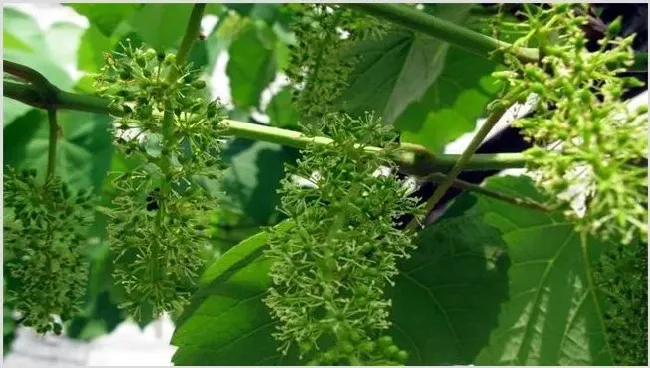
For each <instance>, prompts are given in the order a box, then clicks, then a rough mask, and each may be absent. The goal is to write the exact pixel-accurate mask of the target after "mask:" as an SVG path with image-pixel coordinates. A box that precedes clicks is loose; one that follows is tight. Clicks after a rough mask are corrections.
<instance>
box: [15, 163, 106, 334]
mask: <svg viewBox="0 0 650 368" xmlns="http://www.w3.org/2000/svg"><path fill="white" fill-rule="evenodd" d="M3 179H4V182H3V190H4V214H5V217H4V224H3V225H4V257H5V276H6V277H7V280H8V290H7V292H6V294H5V298H6V299H5V303H8V304H11V305H13V307H14V309H15V310H16V311H18V312H19V313H20V314H21V318H20V320H21V321H22V324H23V325H25V326H31V327H33V328H34V329H35V330H36V331H37V332H39V333H45V332H48V331H53V332H54V333H56V334H60V333H61V330H62V325H61V323H60V322H61V321H63V322H65V321H67V320H69V319H70V318H71V317H72V316H74V315H75V314H77V313H79V312H80V311H81V308H82V307H83V303H84V300H83V296H84V294H85V292H86V283H87V279H88V263H87V260H86V256H85V250H86V247H87V245H88V243H87V238H86V237H87V235H88V230H89V229H90V227H91V226H92V225H93V223H94V213H95V209H94V203H95V201H96V199H95V196H94V195H93V194H92V191H90V190H83V189H82V190H79V191H77V192H76V193H73V192H72V191H71V190H70V189H68V186H67V185H66V184H65V183H64V182H62V181H61V179H60V178H58V177H52V178H48V179H47V181H46V182H45V183H41V182H40V181H37V180H36V172H35V171H31V172H28V171H24V172H17V171H16V170H14V169H12V168H7V169H6V170H5V172H4V175H3Z"/></svg>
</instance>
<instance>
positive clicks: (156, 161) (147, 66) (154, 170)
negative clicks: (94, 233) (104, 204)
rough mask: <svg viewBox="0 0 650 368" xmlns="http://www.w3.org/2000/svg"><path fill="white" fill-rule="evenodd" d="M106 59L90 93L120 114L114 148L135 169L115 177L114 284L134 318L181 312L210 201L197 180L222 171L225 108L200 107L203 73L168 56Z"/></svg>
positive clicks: (196, 268)
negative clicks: (133, 159)
mask: <svg viewBox="0 0 650 368" xmlns="http://www.w3.org/2000/svg"><path fill="white" fill-rule="evenodd" d="M105 58H106V65H105V66H104V68H103V69H102V73H101V75H99V76H98V77H97V88H98V91H99V93H100V94H101V95H103V96H105V97H108V98H110V100H111V101H112V104H113V106H114V107H116V108H119V109H121V110H122V112H123V113H122V114H120V115H119V116H116V117H115V121H114V131H113V136H114V140H115V146H116V147H117V148H118V149H119V150H120V151H121V152H122V153H123V154H125V155H127V156H134V157H137V158H138V159H139V160H140V162H141V164H140V165H139V166H138V167H137V168H135V169H134V170H131V171H129V172H123V173H118V174H117V175H115V176H114V178H113V185H114V187H115V190H116V192H117V194H116V196H115V199H114V201H113V208H112V212H113V214H114V216H112V220H111V221H110V222H109V224H108V233H109V240H110V244H111V247H112V249H113V251H114V252H115V254H116V260H115V271H114V277H115V279H116V281H117V282H118V284H120V285H121V286H122V287H123V289H124V292H125V295H126V300H127V301H126V302H125V303H124V304H123V307H125V308H126V309H127V310H128V311H129V312H130V313H131V314H132V315H133V316H134V317H136V318H138V317H140V316H141V312H142V311H143V310H147V311H149V310H152V311H153V315H154V316H157V315H159V314H160V313H162V312H165V311H177V310H179V309H180V308H182V307H183V306H184V305H185V303H186V302H187V300H188V298H189V296H190V295H191V293H192V291H193V290H194V288H195V281H196V279H197V277H198V275H199V272H200V270H201V268H202V267H203V264H204V261H205V254H206V252H207V250H208V247H209V242H208V234H206V233H205V230H206V223H205V222H204V221H203V219H206V218H208V216H209V215H208V212H209V211H214V210H215V209H216V206H217V203H216V199H215V198H214V197H213V196H212V195H210V194H209V193H208V191H207V190H206V188H205V185H203V183H205V182H206V180H210V179H216V178H218V177H219V172H220V170H221V168H222V167H221V163H220V160H219V154H220V148H221V146H220V144H221V143H220V142H221V141H220V138H221V133H222V129H221V127H220V125H219V123H220V121H221V120H222V118H223V112H222V111H223V109H222V107H221V106H220V104H219V103H218V101H213V102H207V99H206V96H205V91H204V90H205V87H206V83H205V81H203V80H202V79H201V78H200V70H199V69H196V68H193V67H192V66H191V65H177V64H176V60H175V55H174V54H171V53H165V52H162V51H155V50H154V49H151V48H146V46H142V47H138V48H134V47H132V46H131V44H130V43H129V42H127V44H126V45H124V46H123V47H122V50H121V51H120V52H114V53H112V54H106V55H105Z"/></svg>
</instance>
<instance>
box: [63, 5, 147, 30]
mask: <svg viewBox="0 0 650 368" xmlns="http://www.w3.org/2000/svg"><path fill="white" fill-rule="evenodd" d="M67 6H69V7H71V8H73V9H74V10H75V11H76V12H77V13H79V14H81V15H83V16H85V17H86V18H88V21H89V22H90V26H91V27H93V26H95V27H96V28H97V29H98V30H99V31H100V32H101V33H102V34H103V35H104V36H106V37H110V36H111V35H112V34H113V31H114V30H115V28H117V26H118V25H119V24H120V23H122V21H124V20H125V19H127V18H128V16H129V15H131V14H132V13H133V12H134V11H136V10H137V9H138V8H140V7H141V6H142V4H135V3H134V4H67Z"/></svg>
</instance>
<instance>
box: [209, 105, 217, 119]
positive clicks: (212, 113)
mask: <svg viewBox="0 0 650 368" xmlns="http://www.w3.org/2000/svg"><path fill="white" fill-rule="evenodd" d="M216 115H217V103H216V102H214V101H213V102H210V103H209V104H208V108H207V116H208V119H211V118H213V117H215V116H216Z"/></svg>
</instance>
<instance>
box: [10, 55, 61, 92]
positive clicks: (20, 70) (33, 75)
mask: <svg viewBox="0 0 650 368" xmlns="http://www.w3.org/2000/svg"><path fill="white" fill-rule="evenodd" d="M2 67H3V70H4V72H5V73H9V74H11V75H13V76H15V77H18V78H20V79H22V80H24V81H26V82H29V83H31V84H33V85H34V87H36V88H37V89H38V90H39V91H42V92H50V91H55V90H58V88H56V87H55V86H54V85H52V84H51V83H50V81H48V80H47V78H45V76H44V75H43V74H41V73H39V72H38V71H36V70H34V69H32V68H30V67H28V66H25V65H22V64H18V63H14V62H13V61H9V60H2Z"/></svg>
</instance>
